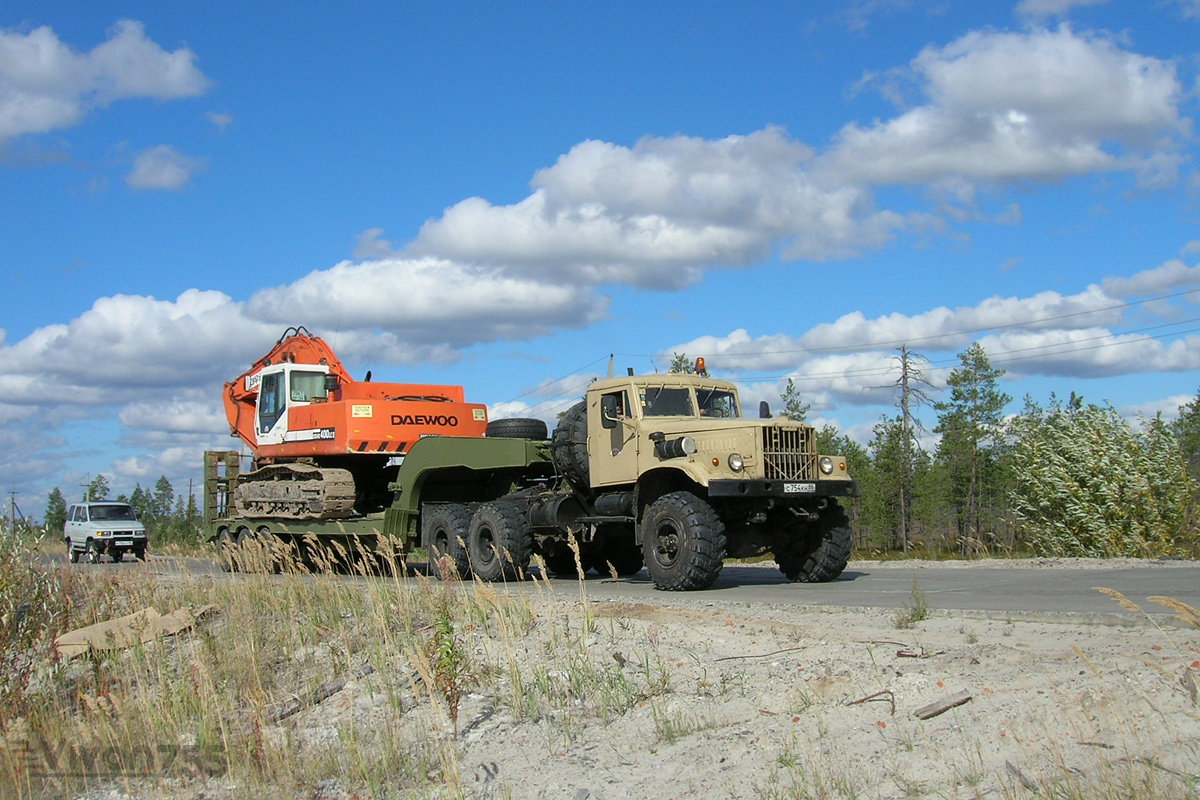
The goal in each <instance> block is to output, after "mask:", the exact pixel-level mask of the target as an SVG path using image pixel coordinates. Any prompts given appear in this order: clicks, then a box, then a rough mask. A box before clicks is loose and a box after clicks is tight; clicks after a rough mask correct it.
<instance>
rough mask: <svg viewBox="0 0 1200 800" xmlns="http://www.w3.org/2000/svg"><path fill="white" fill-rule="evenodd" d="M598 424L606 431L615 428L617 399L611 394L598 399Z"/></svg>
mask: <svg viewBox="0 0 1200 800" xmlns="http://www.w3.org/2000/svg"><path fill="white" fill-rule="evenodd" d="M600 424H601V425H602V426H604V428H605V429H606V430H612V429H613V428H615V427H617V398H616V397H614V396H612V395H611V394H606V395H603V396H601V398H600Z"/></svg>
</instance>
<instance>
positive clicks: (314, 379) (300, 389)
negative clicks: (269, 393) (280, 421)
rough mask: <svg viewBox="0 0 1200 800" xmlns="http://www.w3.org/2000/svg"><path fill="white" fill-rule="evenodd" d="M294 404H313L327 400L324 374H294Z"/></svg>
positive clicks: (292, 392)
mask: <svg viewBox="0 0 1200 800" xmlns="http://www.w3.org/2000/svg"><path fill="white" fill-rule="evenodd" d="M288 396H289V397H290V398H291V399H292V401H293V402H303V403H311V402H312V401H313V400H318V401H320V400H324V399H325V373H324V372H293V373H292V386H291V392H290V394H289V395H288Z"/></svg>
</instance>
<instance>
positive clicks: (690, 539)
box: [642, 492, 725, 592]
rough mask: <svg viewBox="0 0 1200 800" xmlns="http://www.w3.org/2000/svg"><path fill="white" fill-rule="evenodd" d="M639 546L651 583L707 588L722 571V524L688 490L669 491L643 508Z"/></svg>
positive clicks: (669, 588)
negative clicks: (640, 543) (644, 511)
mask: <svg viewBox="0 0 1200 800" xmlns="http://www.w3.org/2000/svg"><path fill="white" fill-rule="evenodd" d="M642 548H643V552H644V554H645V559H646V569H647V570H648V571H649V572H650V578H651V580H653V581H654V586H655V587H656V588H658V589H664V590H666V591H672V592H679V591H690V590H692V589H707V588H708V587H709V586H712V584H713V581H715V580H716V579H717V576H718V575H720V574H721V562H722V561H723V560H724V558H725V525H724V524H723V523H722V522H721V519H720V517H718V516H717V512H715V511H713V509H712V506H710V505H709V504H708V503H706V502H704V501H703V500H701V499H700V498H699V497H696V495H694V494H692V493H691V492H671V493H670V494H665V495H663V496H662V497H660V498H658V499H657V500H655V501H654V503H652V504H651V505H650V507H649V508H648V509H646V515H645V517H644V518H643V519H642Z"/></svg>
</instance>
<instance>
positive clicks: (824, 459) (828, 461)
mask: <svg viewBox="0 0 1200 800" xmlns="http://www.w3.org/2000/svg"><path fill="white" fill-rule="evenodd" d="M821 472H823V473H825V474H826V475H830V474H832V473H833V459H832V458H830V457H829V456H821Z"/></svg>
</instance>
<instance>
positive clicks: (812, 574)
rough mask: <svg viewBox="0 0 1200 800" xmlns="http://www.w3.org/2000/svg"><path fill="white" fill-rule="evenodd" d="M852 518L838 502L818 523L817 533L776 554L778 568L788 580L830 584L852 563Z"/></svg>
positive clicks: (827, 510) (815, 531)
mask: <svg viewBox="0 0 1200 800" xmlns="http://www.w3.org/2000/svg"><path fill="white" fill-rule="evenodd" d="M850 542H851V531H850V519H849V518H848V517H847V516H846V512H845V511H843V510H842V507H841V506H839V505H838V504H837V503H836V502H835V501H830V506H829V508H827V509H826V510H825V511H824V512H823V513H822V514H821V519H820V521H818V522H817V524H816V527H815V530H814V531H813V532H812V533H811V534H810V535H809V536H807V537H804V538H802V539H800V540H799V541H797V542H796V543H795V544H793V545H792V546H791V547H788V548H786V549H784V550H782V551H781V552H778V553H776V554H775V561H776V563H778V564H779V569H780V571H781V572H783V574H784V575H785V576H787V578H788V580H792V581H799V582H800V583H827V582H828V581H831V580H833V579H834V578H836V577H837V576H839V575H841V574H842V572H843V570H845V569H846V565H847V564H848V563H850Z"/></svg>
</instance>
